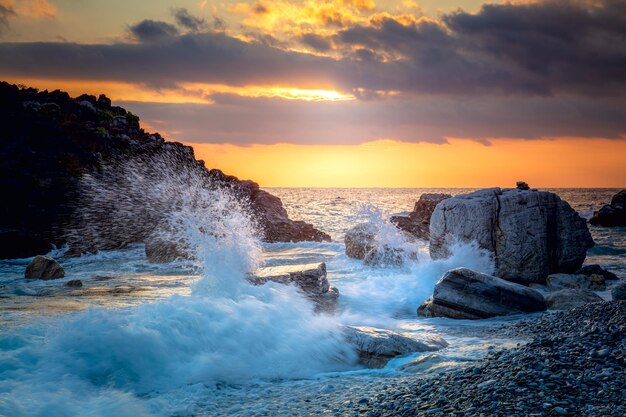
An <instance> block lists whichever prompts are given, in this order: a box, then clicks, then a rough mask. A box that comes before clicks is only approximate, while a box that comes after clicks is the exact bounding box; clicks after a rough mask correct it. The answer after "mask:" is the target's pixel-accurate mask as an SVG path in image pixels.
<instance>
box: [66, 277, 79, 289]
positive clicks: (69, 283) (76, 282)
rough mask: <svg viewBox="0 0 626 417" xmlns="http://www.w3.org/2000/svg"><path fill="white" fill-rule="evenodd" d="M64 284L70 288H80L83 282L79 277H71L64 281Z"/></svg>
mask: <svg viewBox="0 0 626 417" xmlns="http://www.w3.org/2000/svg"><path fill="white" fill-rule="evenodd" d="M65 286H66V287H70V288H80V287H82V286H83V282H82V281H81V280H79V279H72V280H70V281H67V282H66V283H65Z"/></svg>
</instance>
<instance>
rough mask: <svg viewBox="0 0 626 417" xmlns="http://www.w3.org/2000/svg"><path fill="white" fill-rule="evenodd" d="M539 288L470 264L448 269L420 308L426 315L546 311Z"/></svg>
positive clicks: (482, 315)
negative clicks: (491, 273)
mask: <svg viewBox="0 0 626 417" xmlns="http://www.w3.org/2000/svg"><path fill="white" fill-rule="evenodd" d="M545 309H546V304H545V302H544V299H543V296H542V295H541V293H539V292H538V291H535V290H532V289H530V288H527V287H524V286H523V285H519V284H515V283H513V282H509V281H505V280H503V279H501V278H498V277H494V276H491V275H487V274H482V273H480V272H476V271H472V270H471V269H467V268H456V269H452V270H450V271H448V272H446V273H445V274H444V275H443V277H441V279H440V280H439V281H438V282H437V284H436V285H435V291H434V292H433V295H432V297H431V298H430V299H428V300H426V301H425V302H424V303H423V304H422V305H421V306H420V308H419V309H418V314H420V315H424V316H426V317H450V318H454V319H482V318H487V317H494V316H503V315H508V314H518V313H530V312H535V311H544V310H545Z"/></svg>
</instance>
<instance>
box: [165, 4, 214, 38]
mask: <svg viewBox="0 0 626 417" xmlns="http://www.w3.org/2000/svg"><path fill="white" fill-rule="evenodd" d="M172 15H173V16H174V19H175V20H176V24H177V25H178V26H180V27H183V28H185V29H188V30H190V31H192V32H197V31H199V30H201V29H204V28H205V27H206V22H205V20H204V19H202V18H200V17H196V16H193V15H191V14H190V13H189V12H188V11H187V9H186V8H184V7H180V8H175V9H172Z"/></svg>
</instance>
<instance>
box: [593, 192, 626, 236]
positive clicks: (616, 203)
mask: <svg viewBox="0 0 626 417" xmlns="http://www.w3.org/2000/svg"><path fill="white" fill-rule="evenodd" d="M589 223H591V224H593V225H597V226H606V227H615V226H626V190H622V191H620V192H619V193H617V194H615V195H614V196H613V198H612V199H611V204H606V205H604V206H603V207H602V208H601V209H600V210H598V211H596V212H595V213H593V217H592V218H591V219H589Z"/></svg>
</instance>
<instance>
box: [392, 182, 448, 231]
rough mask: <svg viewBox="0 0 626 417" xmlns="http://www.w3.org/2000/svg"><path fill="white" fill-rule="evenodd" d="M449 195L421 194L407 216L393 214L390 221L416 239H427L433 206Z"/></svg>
mask: <svg viewBox="0 0 626 417" xmlns="http://www.w3.org/2000/svg"><path fill="white" fill-rule="evenodd" d="M450 197H452V196H451V195H450V194H434V193H426V194H422V195H421V196H420V199H419V200H418V201H417V203H415V207H414V208H413V211H412V212H411V213H409V215H408V216H393V217H392V218H391V219H390V220H391V223H393V224H395V225H396V226H397V227H398V228H399V229H401V230H404V231H405V232H408V233H410V234H412V235H413V236H415V237H416V238H418V239H424V240H428V239H430V217H431V216H432V214H433V211H434V210H435V207H436V206H437V204H439V203H440V202H442V201H443V200H445V199H447V198H450Z"/></svg>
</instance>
